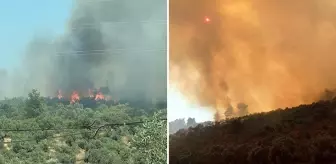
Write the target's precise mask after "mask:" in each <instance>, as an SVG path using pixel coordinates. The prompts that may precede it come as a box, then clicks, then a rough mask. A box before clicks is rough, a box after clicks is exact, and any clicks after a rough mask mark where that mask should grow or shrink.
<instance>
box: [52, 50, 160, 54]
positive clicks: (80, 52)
mask: <svg viewBox="0 0 336 164" xmlns="http://www.w3.org/2000/svg"><path fill="white" fill-rule="evenodd" d="M166 51H167V49H143V50H132V49H131V50H130V49H107V50H90V51H68V52H56V55H53V56H69V55H70V56H87V55H109V56H115V55H116V54H107V53H108V52H110V53H119V54H120V53H143V52H166ZM119 54H118V55H119Z"/></svg>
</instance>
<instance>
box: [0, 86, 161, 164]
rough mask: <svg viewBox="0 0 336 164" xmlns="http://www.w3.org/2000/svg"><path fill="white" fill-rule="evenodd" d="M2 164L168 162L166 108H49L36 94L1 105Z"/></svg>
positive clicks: (58, 105)
mask: <svg viewBox="0 0 336 164" xmlns="http://www.w3.org/2000/svg"><path fill="white" fill-rule="evenodd" d="M0 117H1V118H0V122H1V123H0V136H1V140H2V144H0V146H1V154H0V164H19V163H25V164H35V163H41V164H42V163H43V164H44V163H51V164H52V163H64V164H70V163H77V164H80V163H91V164H111V163H113V164H124V163H125V164H132V163H137V164H138V163H140V164H141V163H143V164H148V163H155V164H160V163H166V146H167V145H166V143H167V140H166V133H167V129H166V120H165V118H166V109H157V108H156V107H155V106H153V107H152V108H146V109H138V108H136V107H133V106H130V105H128V104H120V103H116V104H113V105H110V104H108V105H107V104H105V103H104V102H101V103H98V104H97V105H96V106H95V107H93V108H88V107H85V106H83V104H80V103H74V104H65V103H50V102H49V103H47V102H46V99H45V98H43V97H41V96H40V93H39V92H38V91H37V90H33V91H32V92H31V93H29V95H28V97H27V98H11V99H5V100H1V101H0Z"/></svg>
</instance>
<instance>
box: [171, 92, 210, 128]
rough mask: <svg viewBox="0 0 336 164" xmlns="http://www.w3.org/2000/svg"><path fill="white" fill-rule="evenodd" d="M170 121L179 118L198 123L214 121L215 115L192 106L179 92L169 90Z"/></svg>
mask: <svg viewBox="0 0 336 164" xmlns="http://www.w3.org/2000/svg"><path fill="white" fill-rule="evenodd" d="M167 98H168V120H169V121H174V120H176V119H179V118H189V117H191V118H195V119H196V122H204V121H210V120H213V117H214V113H213V112H211V110H207V109H206V108H202V107H199V106H198V105H193V104H191V103H190V102H189V101H188V100H187V99H186V98H185V97H184V96H183V95H182V94H181V93H180V92H179V91H178V90H175V89H174V88H172V87H171V88H170V89H169V90H168V96H167Z"/></svg>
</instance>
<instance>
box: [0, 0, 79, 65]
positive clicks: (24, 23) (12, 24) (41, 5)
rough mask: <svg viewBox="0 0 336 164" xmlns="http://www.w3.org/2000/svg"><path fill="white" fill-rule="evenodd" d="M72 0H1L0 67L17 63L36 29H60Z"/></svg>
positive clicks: (52, 31)
mask: <svg viewBox="0 0 336 164" xmlns="http://www.w3.org/2000/svg"><path fill="white" fill-rule="evenodd" d="M72 2H73V1H72V0H29V1H28V0H0V3H1V5H0V22H1V26H0V48H1V52H0V68H6V69H11V68H13V67H15V66H16V65H18V64H19V62H20V55H22V53H24V50H25V47H26V45H27V43H28V42H29V41H30V39H32V36H33V35H35V34H37V33H47V34H50V35H57V34H60V33H62V32H63V30H64V29H65V28H64V27H65V24H66V22H67V19H68V18H69V16H70V13H71V9H72Z"/></svg>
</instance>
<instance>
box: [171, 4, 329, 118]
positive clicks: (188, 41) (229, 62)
mask: <svg viewBox="0 0 336 164" xmlns="http://www.w3.org/2000/svg"><path fill="white" fill-rule="evenodd" d="M209 2H210V1H206V0H199V1H197V3H196V2H195V1H193V0H184V1H180V0H172V1H170V2H169V3H170V7H169V8H170V12H169V13H170V15H169V19H170V26H171V27H170V34H169V35H170V37H169V38H170V39H169V40H170V47H169V48H170V55H169V58H170V59H169V64H170V81H172V83H174V85H176V86H177V88H178V89H179V91H180V92H182V93H183V94H184V95H185V96H186V97H187V98H188V99H189V100H191V101H192V102H194V103H197V104H198V105H200V106H204V107H209V108H211V109H213V110H214V111H215V112H218V113H219V114H222V113H224V112H225V111H226V109H227V108H228V107H230V106H233V107H235V106H237V104H239V103H241V102H242V103H246V104H247V105H248V106H249V112H250V113H254V112H266V111H269V110H272V109H277V108H286V107H293V106H297V105H300V104H307V103H312V102H314V101H318V100H319V99H320V94H321V92H323V91H324V90H325V89H333V88H335V87H336V76H335V73H333V71H332V70H334V69H335V68H336V65H335V63H336V57H335V55H334V54H335V52H336V46H335V40H336V26H335V25H336V19H335V17H334V16H333V15H335V8H336V3H335V1H327V0H321V1H320V0H312V1H290V0H280V1H267V0H266V1H250V0H239V1H235V0H227V1H216V3H209ZM191 5H192V8H193V10H188V9H189V8H190V7H191ZM204 15H208V16H209V17H205V18H204ZM202 17H203V18H204V23H203V22H202V21H201V19H202ZM210 18H211V23H209V22H210ZM218 119H225V118H224V117H222V116H221V118H218Z"/></svg>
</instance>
